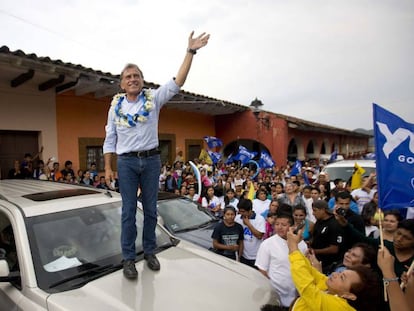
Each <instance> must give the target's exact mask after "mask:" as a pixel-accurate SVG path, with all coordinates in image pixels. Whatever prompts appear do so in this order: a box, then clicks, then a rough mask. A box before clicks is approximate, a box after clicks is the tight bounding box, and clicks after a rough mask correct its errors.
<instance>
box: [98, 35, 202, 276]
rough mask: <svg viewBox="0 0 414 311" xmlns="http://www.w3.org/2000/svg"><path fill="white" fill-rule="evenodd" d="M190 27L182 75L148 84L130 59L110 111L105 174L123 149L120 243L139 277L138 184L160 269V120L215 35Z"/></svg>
mask: <svg viewBox="0 0 414 311" xmlns="http://www.w3.org/2000/svg"><path fill="white" fill-rule="evenodd" d="M193 34H194V32H191V34H190V36H189V38H188V47H187V50H186V54H185V57H184V61H183V63H182V65H181V67H180V68H179V70H178V73H177V76H176V77H175V78H174V79H171V80H170V81H168V82H167V83H166V84H164V85H162V86H160V87H159V88H158V89H156V90H153V89H143V87H144V77H143V74H142V71H141V70H140V69H139V67H138V66H137V65H135V64H127V65H126V66H125V68H124V69H123V70H122V72H121V76H120V79H121V83H120V86H121V88H122V89H123V90H124V92H125V93H124V94H117V95H115V96H114V98H113V100H112V103H111V107H110V109H109V112H108V121H107V124H106V127H105V131H106V138H105V142H104V145H103V152H104V158H105V180H106V182H107V184H109V183H110V181H111V178H112V177H113V172H112V168H111V160H112V154H113V153H116V154H117V155H118V159H117V166H118V177H119V190H120V193H121V196H122V232H121V247H122V254H123V257H124V264H123V265H124V267H123V272H124V276H125V277H126V278H129V279H133V278H136V277H137V276H138V272H137V270H136V268H135V257H136V250H135V240H136V237H137V228H136V223H135V221H136V209H137V190H138V188H140V189H141V192H142V205H143V209H144V228H143V236H142V239H143V249H144V258H145V259H146V260H147V265H148V267H149V268H150V269H151V270H155V271H157V270H159V269H160V263H159V261H158V259H157V257H155V248H156V236H155V227H156V224H157V193H158V181H159V174H160V169H161V158H160V151H159V150H158V120H159V114H160V110H161V108H162V106H163V105H164V104H165V103H166V102H168V101H169V100H170V99H171V98H172V97H173V96H174V95H175V94H177V93H178V92H179V90H180V87H181V86H183V84H184V82H185V80H186V78H187V75H188V72H189V70H190V67H191V63H192V60H193V56H194V55H195V54H196V52H197V50H198V49H200V48H202V47H203V46H205V45H206V44H207V43H208V39H209V37H210V35H207V34H205V33H202V34H201V35H199V36H198V37H195V38H193Z"/></svg>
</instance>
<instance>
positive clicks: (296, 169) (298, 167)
mask: <svg viewBox="0 0 414 311" xmlns="http://www.w3.org/2000/svg"><path fill="white" fill-rule="evenodd" d="M301 171H302V162H300V161H299V160H296V162H295V165H294V166H293V167H292V169H291V170H290V174H289V175H290V176H294V175H298V174H300V173H301Z"/></svg>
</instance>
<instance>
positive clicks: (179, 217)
mask: <svg viewBox="0 0 414 311" xmlns="http://www.w3.org/2000/svg"><path fill="white" fill-rule="evenodd" d="M158 213H159V215H160V216H161V217H162V220H163V222H164V225H165V226H166V227H168V228H169V229H170V231H171V232H174V233H176V232H180V231H185V230H187V229H194V228H197V227H200V226H202V225H205V224H207V223H210V222H213V221H216V218H215V217H213V216H212V215H210V214H209V213H208V212H207V211H205V209H204V208H202V207H201V206H200V205H198V204H196V203H194V202H192V201H190V200H187V199H184V198H176V199H172V200H161V201H158Z"/></svg>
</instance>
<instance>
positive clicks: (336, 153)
mask: <svg viewBox="0 0 414 311" xmlns="http://www.w3.org/2000/svg"><path fill="white" fill-rule="evenodd" d="M337 158H338V150H334V151H333V152H332V153H331V156H330V157H329V162H334V161H336V159H337Z"/></svg>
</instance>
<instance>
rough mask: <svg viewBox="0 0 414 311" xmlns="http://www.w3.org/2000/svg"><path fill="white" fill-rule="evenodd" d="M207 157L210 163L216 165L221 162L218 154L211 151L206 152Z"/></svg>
mask: <svg viewBox="0 0 414 311" xmlns="http://www.w3.org/2000/svg"><path fill="white" fill-rule="evenodd" d="M207 153H208V155H209V156H210V158H211V161H213V164H217V162H218V161H220V160H221V154H220V153H218V152H213V151H211V150H207Z"/></svg>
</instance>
